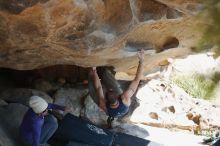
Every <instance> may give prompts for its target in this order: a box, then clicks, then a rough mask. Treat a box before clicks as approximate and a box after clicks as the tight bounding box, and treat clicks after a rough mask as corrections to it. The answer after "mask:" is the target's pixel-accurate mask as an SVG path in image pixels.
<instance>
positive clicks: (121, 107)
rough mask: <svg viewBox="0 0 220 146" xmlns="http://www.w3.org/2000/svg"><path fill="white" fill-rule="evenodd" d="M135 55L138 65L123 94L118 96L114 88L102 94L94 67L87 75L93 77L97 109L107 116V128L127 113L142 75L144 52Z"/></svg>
mask: <svg viewBox="0 0 220 146" xmlns="http://www.w3.org/2000/svg"><path fill="white" fill-rule="evenodd" d="M137 55H138V59H139V65H138V69H137V72H136V76H135V78H134V80H133V81H132V82H131V84H130V85H129V87H128V89H127V90H125V91H124V92H121V94H118V93H119V92H120V90H119V92H118V91H116V90H117V89H116V88H115V89H113V88H108V89H107V92H106V94H104V92H103V88H102V85H101V81H100V79H99V76H98V74H97V71H96V67H93V68H92V70H91V71H90V73H89V77H93V79H92V80H93V83H94V88H95V91H96V92H95V94H96V96H97V97H98V98H97V99H98V101H97V103H98V105H99V107H100V108H101V109H102V110H103V111H105V112H106V114H107V115H108V116H109V117H108V120H107V123H108V127H109V128H111V127H112V125H111V123H112V121H113V120H114V118H117V117H122V116H124V115H125V114H126V113H127V112H128V109H129V106H130V104H131V100H130V98H131V97H132V96H133V95H134V93H135V92H136V90H137V87H138V85H139V82H140V79H141V76H142V73H143V61H144V50H143V49H141V51H139V52H138V53H137ZM89 81H90V79H89ZM108 82H109V81H108ZM116 86H118V85H116ZM118 87H119V86H118Z"/></svg>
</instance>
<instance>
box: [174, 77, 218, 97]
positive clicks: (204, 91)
mask: <svg viewBox="0 0 220 146" xmlns="http://www.w3.org/2000/svg"><path fill="white" fill-rule="evenodd" d="M218 77H219V76H218V75H216V76H214V77H206V76H204V75H201V74H195V73H194V74H183V75H175V76H173V77H172V78H171V80H172V82H173V83H174V84H176V85H177V86H179V87H181V88H183V89H184V90H185V91H186V92H187V93H188V94H190V95H191V96H193V97H194V98H202V99H206V100H210V99H212V98H214V97H215V94H216V86H217V83H218V81H219V78H218Z"/></svg>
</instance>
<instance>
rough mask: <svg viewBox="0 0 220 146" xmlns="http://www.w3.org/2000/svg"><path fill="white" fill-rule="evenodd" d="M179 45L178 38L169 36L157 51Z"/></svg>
mask: <svg viewBox="0 0 220 146" xmlns="http://www.w3.org/2000/svg"><path fill="white" fill-rule="evenodd" d="M178 46H179V40H178V39H177V38H175V37H169V38H167V40H166V41H165V43H164V44H163V46H162V48H161V49H160V50H158V51H157V53H160V52H162V51H165V50H168V49H171V48H176V47H178Z"/></svg>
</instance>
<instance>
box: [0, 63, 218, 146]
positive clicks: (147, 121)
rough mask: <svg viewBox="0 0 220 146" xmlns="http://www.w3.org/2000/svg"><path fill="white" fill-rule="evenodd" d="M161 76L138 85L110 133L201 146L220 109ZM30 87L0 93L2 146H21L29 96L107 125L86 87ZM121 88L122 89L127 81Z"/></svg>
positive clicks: (214, 126) (43, 84)
mask: <svg viewBox="0 0 220 146" xmlns="http://www.w3.org/2000/svg"><path fill="white" fill-rule="evenodd" d="M173 65H174V64H173ZM166 73H167V72H166ZM164 75H165V74H164V72H163V73H162V72H161V75H160V76H159V77H157V78H155V79H151V80H149V81H143V82H142V83H141V85H140V87H139V90H138V92H137V94H136V96H135V97H132V105H131V108H130V110H129V113H128V114H127V115H126V116H125V117H124V118H121V119H117V120H116V121H115V122H114V127H115V128H114V129H113V130H115V131H120V132H124V133H128V134H131V135H135V136H138V137H141V138H145V139H149V140H153V141H156V142H158V143H162V144H164V145H165V146H177V145H178V146H186V145H188V146H201V145H202V144H201V143H202V141H203V138H205V137H207V136H208V135H209V134H213V133H215V132H216V131H218V129H219V127H220V116H219V115H220V106H219V105H217V104H213V103H211V102H209V101H205V100H202V99H194V98H192V97H191V96H190V95H188V94H187V93H186V92H185V91H184V90H183V89H181V88H179V87H178V86H176V85H174V84H172V83H171V82H170V81H169V80H167V78H166V77H165V76H164ZM34 83H35V85H34V86H33V87H35V89H27V88H8V89H7V90H4V91H2V92H1V94H0V98H1V99H0V117H1V120H0V135H1V136H0V145H2V146H19V144H18V126H19V124H20V122H21V120H22V117H23V115H24V113H25V111H26V110H27V107H26V106H25V105H27V100H28V98H29V97H30V96H31V95H39V96H42V97H43V98H44V99H46V100H47V101H48V102H53V103H57V104H60V105H66V106H71V107H73V109H74V111H73V112H72V114H74V115H76V116H79V117H82V118H85V119H88V120H90V121H91V122H93V123H95V124H96V125H99V126H105V125H106V119H107V116H106V115H105V113H104V112H102V111H101V110H100V109H99V108H98V106H97V105H96V104H95V103H94V102H93V100H92V98H91V97H90V95H89V94H88V89H87V84H86V82H84V83H80V84H78V85H77V86H76V85H74V86H71V85H69V84H68V85H66V82H65V80H59V82H57V83H56V84H51V83H50V82H49V81H47V80H41V81H40V82H34ZM121 83H123V84H122V85H126V82H121ZM43 89H44V91H42V90H43ZM51 89H56V90H55V92H53V93H51V92H47V91H51ZM12 102H17V103H12ZM63 114H66V113H63Z"/></svg>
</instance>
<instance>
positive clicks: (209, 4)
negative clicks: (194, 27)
mask: <svg viewBox="0 0 220 146" xmlns="http://www.w3.org/2000/svg"><path fill="white" fill-rule="evenodd" d="M203 3H204V9H203V11H202V12H201V13H200V16H201V17H199V18H201V19H202V21H203V22H204V23H205V24H206V26H205V32H204V35H203V38H202V40H201V42H200V44H199V47H198V48H199V50H195V51H201V50H203V49H207V48H210V46H216V47H217V49H218V50H217V51H216V52H217V53H218V55H220V53H219V52H220V50H219V49H220V35H219V34H220V0H204V1H203Z"/></svg>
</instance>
